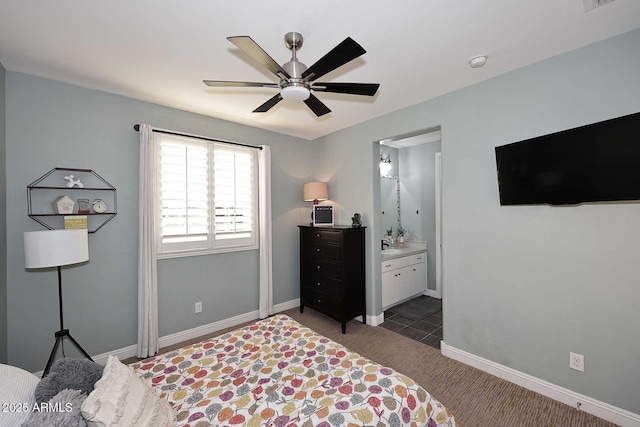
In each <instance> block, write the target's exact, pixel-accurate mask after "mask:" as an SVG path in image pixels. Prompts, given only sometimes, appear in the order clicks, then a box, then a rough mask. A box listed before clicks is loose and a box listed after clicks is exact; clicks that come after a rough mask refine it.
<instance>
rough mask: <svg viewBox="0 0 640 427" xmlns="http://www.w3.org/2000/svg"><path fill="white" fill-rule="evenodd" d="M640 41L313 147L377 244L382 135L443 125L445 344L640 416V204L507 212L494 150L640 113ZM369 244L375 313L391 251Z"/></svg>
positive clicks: (319, 166) (370, 300) (569, 57)
mask: <svg viewBox="0 0 640 427" xmlns="http://www.w3.org/2000/svg"><path fill="white" fill-rule="evenodd" d="M638 46H640V30H635V31H632V32H629V33H627V34H624V35H622V36H619V37H615V38H611V39H608V40H605V41H602V42H599V43H596V44H593V45H590V46H587V47H585V48H582V49H578V50H575V51H572V52H569V53H566V54H563V55H559V56H556V57H553V58H550V59H548V60H546V61H542V62H540V63H537V64H534V65H531V66H528V67H525V68H522V69H519V70H516V71H513V72H511V73H508V74H505V75H502V76H500V77H497V78H494V79H491V80H487V81H485V82H482V83H480V84H476V85H474V86H470V87H467V88H464V89H462V90H459V91H457V92H454V93H450V94H447V95H444V96H442V97H439V98H437V99H434V100H432V101H429V102H426V103H422V104H418V105H416V106H413V107H410V108H407V109H404V110H402V111H397V112H394V113H391V114H388V115H386V116H383V117H378V118H376V119H375V120H372V121H369V122H366V123H363V124H360V125H357V126H354V127H351V128H348V129H345V130H343V131H340V132H336V133H334V134H331V135H328V136H326V137H323V138H321V139H319V140H316V141H314V145H313V146H314V153H315V158H316V159H319V161H318V162H317V163H314V176H317V177H318V178H326V179H327V180H328V181H329V186H330V189H331V191H332V193H331V194H332V196H331V197H332V199H333V200H335V202H336V203H337V204H339V205H340V206H341V209H342V210H341V212H340V214H339V215H340V216H339V218H338V219H339V220H341V221H342V222H346V221H347V220H348V218H349V214H350V213H352V212H354V211H356V210H358V211H360V212H362V213H363V218H364V224H365V225H368V226H369V227H370V228H368V229H367V239H370V238H371V234H372V233H373V235H374V236H378V235H380V234H381V228H380V222H379V220H378V219H377V216H376V215H374V214H373V213H374V212H378V209H379V202H378V203H377V204H376V200H375V198H374V194H375V192H376V191H379V179H377V178H376V179H375V180H374V179H373V176H374V175H375V174H377V173H378V171H377V164H376V163H375V161H376V157H378V156H379V147H378V146H377V143H375V142H374V141H379V140H381V139H383V138H387V137H392V136H394V135H401V134H405V133H409V132H414V131H418V130H420V129H428V128H431V127H436V126H441V129H442V161H443V165H442V172H443V194H442V197H443V200H442V201H443V227H444V228H443V242H442V248H443V263H444V266H443V273H444V277H443V282H444V286H443V292H444V300H443V301H444V325H445V327H444V340H445V342H446V343H447V344H449V345H452V346H454V347H456V348H459V349H461V350H464V351H467V352H469V353H472V354H475V355H478V356H481V357H484V358H487V359H489V360H492V361H495V362H497V363H500V364H502V365H505V366H508V367H511V368H513V369H516V370H518V371H521V372H525V373H528V374H530V375H533V376H535V377H537V378H541V379H543V380H546V381H549V382H551V383H553V384H557V385H559V386H562V387H566V388H568V389H570V390H574V391H576V392H578V393H582V394H585V395H587V396H590V397H592V398H595V399H598V400H600V401H604V402H606V403H609V404H612V405H614V406H617V407H620V408H623V409H626V410H628V411H631V412H634V413H640V399H639V398H638V385H639V384H640V366H639V365H638V360H639V359H638V354H640V329H638V327H637V325H638V323H639V322H640V311H639V310H638V301H640V286H639V284H640V262H639V261H640V259H639V255H638V254H639V252H638V241H640V221H638V218H640V203H606V204H587V205H582V206H576V207H550V206H510V207H501V206H500V204H499V198H498V183H497V178H496V169H495V168H496V165H495V155H494V147H496V146H498V145H503V144H507V143H511V142H515V141H519V140H522V139H526V138H531V137H535V136H538V135H544V134H548V133H551V132H556V131H560V130H563V129H569V128H573V127H576V126H581V125H585V124H588V123H593V122H597V121H601V120H606V119H610V118H613V117H617V116H621V115H625V114H630V113H635V112H638V111H640V97H639V96H638V94H639V93H640V73H639V72H638V70H640V55H638ZM490 65H491V64H490V63H489V64H488V66H490ZM470 72H471V71H470ZM376 182H377V184H376ZM372 230H373V231H372ZM368 241H369V242H370V244H369V245H368V251H367V262H368V266H369V267H368V273H369V274H368V277H367V310H368V314H369V315H378V314H380V313H381V304H380V272H379V271H380V268H379V262H380V257H379V246H377V245H376V244H375V243H377V241H376V242H373V243H372V242H371V240H368ZM373 247H375V248H376V250H371V249H372V248H373ZM570 351H573V352H577V353H580V354H583V355H584V356H585V372H584V373H580V372H577V371H574V370H571V369H570V368H569V366H568V365H569V364H568V355H569V352H570Z"/></svg>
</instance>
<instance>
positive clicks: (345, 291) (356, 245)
mask: <svg viewBox="0 0 640 427" xmlns="http://www.w3.org/2000/svg"><path fill="white" fill-rule="evenodd" d="M298 227H299V228H300V312H301V313H302V312H303V311H304V307H305V306H307V307H311V308H313V309H315V310H317V311H319V312H321V313H324V314H326V315H327V316H330V317H333V318H334V319H336V320H338V321H339V322H340V323H342V333H343V334H344V333H346V330H347V322H348V321H350V320H351V319H353V318H355V317H357V316H362V322H363V323H366V311H365V262H364V230H365V228H366V227H351V226H348V225H347V226H338V225H336V226H333V227H331V228H327V227H322V228H321V227H310V226H304V225H299V226H298Z"/></svg>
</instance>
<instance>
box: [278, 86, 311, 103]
mask: <svg viewBox="0 0 640 427" xmlns="http://www.w3.org/2000/svg"><path fill="white" fill-rule="evenodd" d="M310 95H311V92H310V91H309V89H307V88H306V87H304V86H293V85H291V86H285V87H283V88H282V90H281V91H280V96H282V99H288V100H292V101H304V100H306V99H307V98H309V96H310Z"/></svg>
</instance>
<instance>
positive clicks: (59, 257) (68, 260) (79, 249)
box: [24, 230, 89, 268]
mask: <svg viewBox="0 0 640 427" xmlns="http://www.w3.org/2000/svg"><path fill="white" fill-rule="evenodd" d="M88 260H89V234H88V233H87V230H46V231H27V232H25V233H24V266H25V268H47V267H59V266H63V265H69V264H77V263H79V262H84V261H88Z"/></svg>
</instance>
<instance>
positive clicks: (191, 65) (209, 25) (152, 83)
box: [0, 0, 640, 139]
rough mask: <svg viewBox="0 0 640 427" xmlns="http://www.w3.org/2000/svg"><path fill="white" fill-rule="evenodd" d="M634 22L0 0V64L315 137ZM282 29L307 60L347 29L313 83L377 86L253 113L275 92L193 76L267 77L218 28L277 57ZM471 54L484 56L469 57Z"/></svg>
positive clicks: (624, 2)
mask: <svg viewBox="0 0 640 427" xmlns="http://www.w3.org/2000/svg"><path fill="white" fill-rule="evenodd" d="M638 27H640V1H639V0H616V1H614V2H612V3H609V4H608V5H606V6H603V7H600V8H597V9H594V10H592V11H590V12H585V9H584V0H402V1H397V2H392V1H383V0H351V1H344V0H324V1H314V2H310V1H304V0H297V1H296V0H289V1H282V0H269V1H265V0H263V1H258V0H254V1H250V0H234V1H214V0H137V1H132V0H109V1H91V0H53V1H52V0H0V63H2V64H3V65H4V67H5V68H6V69H7V70H11V71H18V72H24V73H29V74H34V75H37V76H42V77H46V78H49V79H53V80H59V81H63V82H68V83H72V84H75V85H79V86H83V87H87V88H91V89H97V90H101V91H105V92H110V93H114V94H119V95H124V96H127V97H131V98H136V99H141V100H145V101H150V102H154V103H157V104H162V105H167V106H171V107H175V108H179V109H183V110H187V111H193V112H197V113H201V114H204V115H208V116H211V117H217V118H221V119H225V120H230V121H233V122H238V123H243V124H247V125H251V126H255V127H259V128H263V129H268V130H272V131H275V132H280V133H283V134H288V135H293V136H298V137H302V138H305V139H315V138H317V137H320V136H322V135H326V134H329V133H331V132H334V131H336V130H339V129H343V128H346V127H349V126H352V125H354V124H357V123H360V122H363V121H366V120H370V119H373V118H375V117H378V116H381V115H383V114H386V113H389V112H392V111H395V110H398V109H401V108H403V107H407V106H410V105H414V104H417V103H420V102H423V101H426V100H429V99H432V98H434V97H437V96H439V95H442V94H445V93H447V92H451V91H453V90H456V89H459V88H462V87H464V86H468V85H471V84H474V83H477V82H479V81H481V80H485V79H488V78H491V77H494V76H497V75H500V74H503V73H506V72H508V71H511V70H514V69H517V68H520V67H523V66H526V65H528V64H531V63H534V62H537V61H540V60H543V59H545V58H549V57H551V56H554V55H557V54H560V53H563V52H567V51H569V50H573V49H576V48H579V47H581V46H584V45H587V44H590V43H593V42H595V41H598V40H602V39H605V38H608V37H612V36H615V35H617V34H621V33H625V32H627V31H630V30H633V29H635V28H638ZM289 31H297V32H299V33H301V34H302V35H303V36H304V46H303V47H302V49H301V50H300V51H299V53H298V59H299V60H300V61H302V62H303V63H305V64H306V65H307V66H310V65H312V64H313V63H314V62H315V61H317V60H318V59H319V58H320V57H322V56H323V55H324V54H325V53H327V52H328V51H329V50H330V49H332V48H333V47H334V46H335V45H337V44H338V43H340V42H341V41H342V40H344V39H345V38H346V37H347V36H350V37H352V38H353V39H354V40H356V41H357V42H358V43H360V44H361V45H362V46H363V47H364V48H365V49H366V50H367V53H366V54H364V55H363V56H361V57H360V58H358V59H356V60H354V61H352V62H351V63H349V64H347V65H345V66H343V67H341V68H339V69H338V70H335V71H333V72H331V73H329V74H327V75H326V76H324V77H323V78H322V79H321V80H323V81H335V82H363V83H380V84H381V86H380V89H379V91H378V93H377V95H376V96H375V97H373V98H370V97H364V96H353V95H341V94H330V93H317V94H316V95H317V96H318V98H319V99H321V100H322V101H323V102H324V103H325V104H326V105H327V106H328V107H329V108H330V109H331V110H332V113H330V114H328V115H326V116H323V117H321V118H317V117H316V116H315V115H314V114H313V113H312V112H311V111H310V110H309V109H308V108H307V107H306V106H305V105H304V104H303V103H301V102H295V101H282V102H280V103H279V104H278V105H277V106H275V107H274V108H272V109H271V111H269V112H268V113H261V114H257V113H252V112H251V111H252V110H253V109H255V108H256V107H258V106H259V105H261V104H262V103H263V102H265V101H266V100H267V99H268V98H270V97H271V96H273V95H274V94H275V93H276V92H275V89H267V88H209V87H207V86H205V85H204V84H203V83H202V80H203V79H210V80H238V81H259V82H276V81H275V79H274V78H273V75H271V74H270V73H269V72H268V71H265V70H264V69H263V68H261V66H259V65H256V64H255V63H254V62H252V60H251V59H249V58H248V57H247V56H246V55H245V54H244V53H242V52H241V51H240V50H239V49H237V48H236V47H235V46H234V45H233V44H231V43H230V42H228V41H227V40H226V37H228V36H240V35H248V36H251V37H252V38H253V40H255V41H256V42H257V43H258V44H259V45H260V46H261V47H262V48H263V49H264V50H265V51H266V52H267V53H268V54H269V55H271V57H273V58H274V59H275V60H276V61H277V62H279V63H281V64H282V63H284V62H287V61H288V60H289V59H290V52H289V50H287V48H286V47H285V46H284V41H283V37H284V34H285V33H287V32H289ZM479 54H486V55H488V56H489V60H488V62H487V65H485V66H484V68H477V69H472V68H470V67H469V65H468V61H469V59H471V58H472V57H474V56H476V55H479ZM132 120H134V121H135V118H132ZM156 125H160V126H161V124H159V123H158V124H156Z"/></svg>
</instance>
